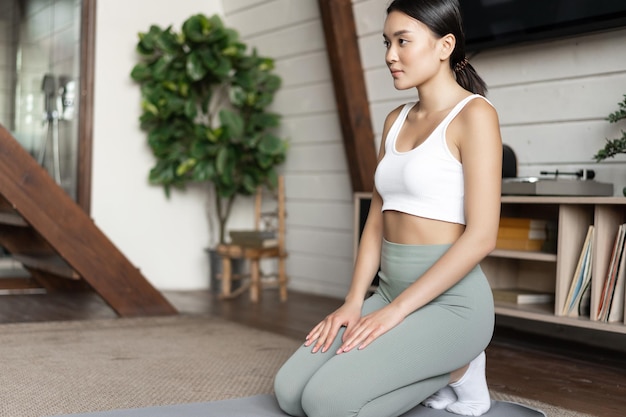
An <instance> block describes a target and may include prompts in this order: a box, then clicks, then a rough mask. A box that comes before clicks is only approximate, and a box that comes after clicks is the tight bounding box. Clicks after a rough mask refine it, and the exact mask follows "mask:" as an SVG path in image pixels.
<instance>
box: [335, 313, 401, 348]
mask: <svg viewBox="0 0 626 417" xmlns="http://www.w3.org/2000/svg"><path fill="white" fill-rule="evenodd" d="M404 317H405V316H404V314H403V313H402V312H401V311H400V310H399V309H398V308H396V307H395V306H394V305H393V304H389V305H387V306H385V307H383V308H381V309H380V310H377V311H374V312H373V313H371V314H368V315H367V316H364V317H362V318H361V319H360V320H359V321H358V322H357V323H356V324H355V325H354V326H352V327H350V328H348V329H346V332H345V333H344V335H343V344H342V345H341V347H340V348H339V350H337V354H340V353H343V352H348V351H349V350H351V349H353V348H354V347H357V348H358V349H364V348H365V347H366V346H367V345H369V344H370V343H372V342H373V341H374V340H376V338H378V337H379V336H381V335H383V334H385V333H387V332H388V331H389V330H391V329H393V328H394V327H396V326H397V325H398V324H400V323H401V322H402V320H404Z"/></svg>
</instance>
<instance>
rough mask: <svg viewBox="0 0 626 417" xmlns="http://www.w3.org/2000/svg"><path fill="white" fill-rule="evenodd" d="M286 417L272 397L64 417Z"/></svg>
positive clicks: (495, 411) (425, 414) (411, 416)
mask: <svg viewBox="0 0 626 417" xmlns="http://www.w3.org/2000/svg"><path fill="white" fill-rule="evenodd" d="M70 416H71V417H285V416H287V414H285V413H283V412H282V411H281V410H280V408H278V404H277V403H276V399H275V397H274V396H273V395H270V394H263V395H255V396H253V397H245V398H236V399H233V400H221V401H211V402H206V403H192V404H180V405H167V406H161V407H146V408H134V409H127V410H111V411H100V412H96V413H85V414H66V415H65V417H70ZM451 416H456V417H458V414H452V413H448V412H447V411H444V410H433V409H431V408H427V407H423V406H417V407H415V408H414V409H413V410H411V411H408V412H406V413H404V414H402V416H401V417H451ZM483 416H484V417H546V415H545V414H544V413H543V412H542V411H539V410H535V409H533V408H530V407H526V406H524V405H521V404H516V403H511V402H506V401H492V402H491V409H490V410H489V411H488V412H487V413H486V414H483ZM55 417H63V416H55Z"/></svg>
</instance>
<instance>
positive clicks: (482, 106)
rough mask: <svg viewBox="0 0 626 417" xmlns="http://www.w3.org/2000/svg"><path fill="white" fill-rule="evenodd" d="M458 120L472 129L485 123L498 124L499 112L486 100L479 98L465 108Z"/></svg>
mask: <svg viewBox="0 0 626 417" xmlns="http://www.w3.org/2000/svg"><path fill="white" fill-rule="evenodd" d="M457 119H458V120H459V122H461V124H462V125H463V126H464V127H471V126H473V125H476V124H477V125H481V124H484V123H485V122H495V123H496V124H497V123H498V112H497V111H496V109H495V107H494V106H493V105H492V104H491V103H490V102H489V101H488V100H487V99H486V98H484V97H482V96H479V97H476V98H475V99H473V100H470V101H469V102H468V103H467V104H466V105H465V107H463V110H461V112H460V113H459V115H458V117H457Z"/></svg>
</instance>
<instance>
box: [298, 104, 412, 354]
mask: <svg viewBox="0 0 626 417" xmlns="http://www.w3.org/2000/svg"><path fill="white" fill-rule="evenodd" d="M400 109H401V107H398V108H397V109H395V110H394V111H392V112H391V113H390V114H389V115H388V116H387V119H386V120H385V127H384V130H383V136H382V138H383V139H382V141H381V146H380V150H379V153H378V161H379V162H380V160H381V159H382V158H383V156H384V155H385V138H386V137H387V132H388V131H389V128H390V127H391V124H392V123H393V121H394V120H395V119H396V117H397V116H398V113H399V111H400ZM382 240H383V214H382V199H381V197H380V195H379V194H378V191H376V187H374V190H373V192H372V200H371V203H370V209H369V213H368V215H367V220H366V221H365V226H364V228H363V233H362V234H361V239H360V241H359V249H358V251H357V257H356V261H355V265H354V272H353V274H352V283H351V285H350V289H349V291H348V294H347V295H346V298H345V302H344V304H343V305H342V306H341V307H339V308H338V309H337V310H335V311H334V312H333V313H331V314H329V315H328V316H326V318H324V320H322V321H321V322H320V323H318V324H317V326H315V327H314V328H313V330H311V331H310V332H309V334H308V335H307V337H306V342H305V344H304V345H305V346H310V345H312V344H313V343H315V346H314V347H313V350H312V352H313V353H316V352H317V351H319V350H320V349H321V350H322V352H326V351H327V350H328V348H329V347H330V345H331V344H332V342H333V341H334V340H335V337H336V336H337V332H339V329H340V328H341V327H346V328H347V329H346V330H349V328H350V327H351V326H352V325H354V324H355V323H356V322H357V321H358V320H359V318H360V317H361V307H362V306H363V301H364V300H365V296H366V295H367V291H368V290H369V287H370V286H371V284H372V280H373V278H374V277H375V276H376V274H377V273H378V268H379V266H380V251H381V247H382Z"/></svg>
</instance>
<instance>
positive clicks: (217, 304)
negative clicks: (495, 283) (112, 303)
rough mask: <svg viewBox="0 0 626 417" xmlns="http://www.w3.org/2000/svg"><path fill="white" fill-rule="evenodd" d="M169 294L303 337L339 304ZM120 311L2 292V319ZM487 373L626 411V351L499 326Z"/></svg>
mask: <svg viewBox="0 0 626 417" xmlns="http://www.w3.org/2000/svg"><path fill="white" fill-rule="evenodd" d="M165 295H166V297H167V298H168V299H169V300H170V301H171V302H172V303H173V304H174V305H175V306H176V307H177V308H178V310H179V311H180V312H181V313H182V314H187V315H213V316H218V317H222V318H224V319H227V320H232V321H234V322H237V323H241V324H244V325H248V326H252V327H255V328H258V329H262V330H266V331H270V332H275V333H278V334H281V335H285V336H290V337H294V338H303V337H304V334H306V332H307V331H308V330H309V329H310V328H311V327H312V326H313V325H314V324H316V323H317V322H318V321H319V320H320V319H321V318H323V317H324V315H325V314H327V313H328V312H330V311H332V310H333V309H335V308H336V307H338V306H339V305H340V300H338V299H334V298H328V297H320V296H312V295H305V294H299V293H294V292H292V293H290V294H289V300H288V301H287V302H286V303H280V302H279V301H278V298H277V294H276V293H275V292H274V291H265V292H264V294H263V300H262V302H261V303H259V304H252V303H250V301H248V299H247V298H246V297H240V298H238V299H236V300H231V301H218V300H217V299H216V298H215V297H214V296H213V295H212V294H211V293H210V292H207V291H190V292H165ZM114 317H115V314H114V313H113V311H112V310H111V309H110V308H109V307H108V306H107V305H106V304H105V303H104V302H102V301H101V300H100V299H99V298H98V297H97V296H95V295H91V294H86V295H61V294H59V295H50V294H48V295H2V296H0V323H19V322H33V321H50V320H89V319H101V318H114ZM487 379H488V383H489V386H490V387H491V388H492V389H494V390H497V391H499V392H503V393H509V394H513V395H518V396H522V397H525V398H531V399H535V400H538V401H542V402H545V403H550V404H554V405H558V406H561V407H564V408H568V409H571V410H575V411H578V412H581V413H588V414H592V415H595V416H600V417H624V416H626V358H625V357H624V355H621V354H617V353H615V352H611V351H606V352H605V351H600V350H598V349H595V348H589V347H587V346H585V345H580V344H574V345H572V344H568V343H563V342H559V341H558V340H556V339H551V338H546V337H533V336H532V335H529V334H526V333H519V332H518V331H511V330H509V329H508V328H500V327H498V328H497V329H496V334H495V335H494V339H493V341H492V343H491V345H490V346H489V348H488V349H487Z"/></svg>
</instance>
